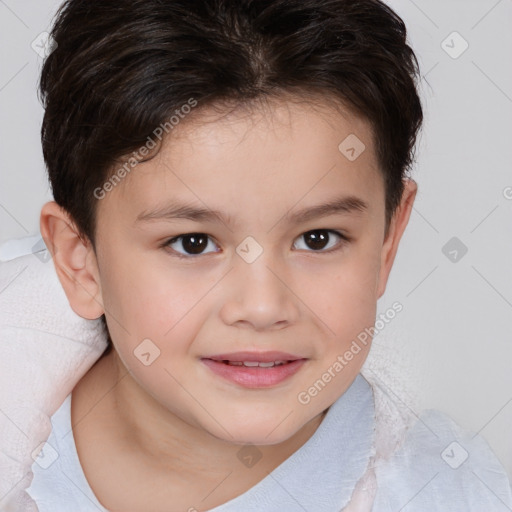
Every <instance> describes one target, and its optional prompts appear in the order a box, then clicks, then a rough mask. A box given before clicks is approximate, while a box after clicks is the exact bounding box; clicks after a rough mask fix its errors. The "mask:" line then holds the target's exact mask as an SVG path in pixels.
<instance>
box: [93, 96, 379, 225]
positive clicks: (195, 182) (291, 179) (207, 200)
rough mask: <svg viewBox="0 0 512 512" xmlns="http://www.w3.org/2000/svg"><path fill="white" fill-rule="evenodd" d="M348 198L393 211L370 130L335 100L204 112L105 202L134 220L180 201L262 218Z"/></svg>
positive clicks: (181, 127)
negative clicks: (388, 205)
mask: <svg viewBox="0 0 512 512" xmlns="http://www.w3.org/2000/svg"><path fill="white" fill-rule="evenodd" d="M347 151H348V153H347ZM354 156H355V158H354ZM341 193H342V194H343V195H345V196H359V197H361V198H364V199H365V200H366V201H367V202H369V203H375V202H377V203H378V202H379V201H380V202H382V205H383V179H382V176H381V173H380V171H379V169H378V164H377V159H376V155H375V149H374V143H373V133H372V130H371V127H370V125H369V124H368V123H367V122H366V121H365V120H363V119H362V118H360V117H358V116H356V115H354V114H353V113H351V112H349V111H348V110H346V109H342V110H340V108H339V105H337V106H335V105H333V104H332V103H329V102H327V101H325V102H316V103H311V102H305V101H290V100H275V101H270V102H266V103H264V104H258V105H251V106H250V107H238V108H236V109H224V110H222V109H219V108H218V107H212V108H205V109H202V110H200V111H197V112H194V113H193V115H191V116H190V118H188V119H187V118H185V119H184V120H183V121H182V122H181V123H180V125H178V126H177V127H175V129H174V130H173V131H172V132H171V134H170V135H168V136H167V138H165V139H164V142H163V144H162V146H161V147H160V149H159V151H158V153H157V154H156V156H155V157H154V158H152V159H150V160H148V161H146V162H143V163H139V164H138V165H136V166H135V167H134V168H133V170H132V171H131V172H130V173H129V175H128V176H127V177H126V178H125V179H124V180H123V182H122V183H121V184H120V185H118V186H116V187H115V190H113V191H112V192H111V193H109V194H108V195H107V197H106V200H103V201H100V203H102V204H101V207H102V208H106V207H108V205H109V204H110V205H112V204H114V203H117V206H116V209H117V211H120V210H123V208H126V212H125V213H126V214H127V215H131V217H132V218H133V220H135V219H136V217H137V216H140V214H141V213H142V212H147V211H148V210H149V209H150V208H154V207H155V206H162V207H164V206H165V204H168V203H172V201H173V200H177V199H178V198H179V199H180V201H181V202H187V203H189V204H196V205H197V206H202V207H203V208H206V209H213V210H223V211H225V212H226V213H227V215H231V214H233V216H235V217H239V218H241V217H243V216H244V215H246V214H247V215H248V216H249V212H251V213H252V217H254V216H255V215H256V216H257V217H259V218H261V219H262V218H263V217H264V212H263V211H262V207H263V206H264V208H265V209H266V210H267V211H268V213H269V218H270V217H271V216H272V215H274V216H275V215H278V214H279V211H282V209H283V208H287V209H289V208H290V207H292V206H293V205H295V204H298V203H301V206H305V205H307V204H309V203H311V204H312V203H314V202H315V201H316V200H317V199H320V198H325V197H326V196H328V195H331V196H333V198H334V196H336V197H339V196H340V194H341ZM273 205H275V206H276V208H274V206H273ZM382 205H381V204H377V205H376V207H380V206H382ZM231 210H232V211H231ZM269 210H272V211H269Z"/></svg>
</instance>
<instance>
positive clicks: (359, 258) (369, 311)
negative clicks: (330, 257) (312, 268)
mask: <svg viewBox="0 0 512 512" xmlns="http://www.w3.org/2000/svg"><path fill="white" fill-rule="evenodd" d="M376 256H377V251H376V250H375V248H373V249H372V248H371V247H364V248H361V250H360V251H357V252H356V251H354V252H353V253H351V254H350V257H347V258H346V259H340V263H335V264H332V265H329V266H325V268H323V269H322V271H321V272H319V273H315V274H314V275H313V276H312V275H311V274H310V275H309V276H307V278H306V279H303V280H302V285H301V288H302V290H303V296H304V297H307V299H306V300H304V302H305V303H306V304H307V305H308V306H309V307H310V308H311V310H312V311H313V313H314V315H315V316H316V317H317V318H318V319H319V320H321V321H322V322H323V323H324V324H325V325H324V330H326V332H328V333H329V334H330V335H331V336H332V337H333V338H334V339H337V340H348V339H349V338H350V339H352V337H355V336H357V334H359V333H360V332H361V331H363V330H364V329H365V328H367V327H369V326H372V325H373V323H374V321H375V315H376V309H377V304H376V303H377V297H376V280H377V276H378V265H377V264H376V262H377V261H378V258H377V257H376ZM312 279H314V280H315V281H314V282H313V281H312Z"/></svg>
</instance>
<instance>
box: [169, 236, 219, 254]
mask: <svg viewBox="0 0 512 512" xmlns="http://www.w3.org/2000/svg"><path fill="white" fill-rule="evenodd" d="M210 241H211V239H210V237H209V236H208V235H206V234H205V233H187V234H185V235H180V236H177V237H174V238H172V239H171V240H168V241H166V242H165V243H164V244H163V245H164V246H165V247H171V246H172V245H173V244H176V247H171V248H172V250H173V251H174V252H176V253H177V256H178V257H179V258H186V257H187V256H194V255H199V256H200V255H202V254H205V253H204V252H203V251H204V250H205V249H206V248H207V247H208V245H209V242H210ZM212 244H213V242H212ZM213 245H215V244H213ZM179 246H181V247H182V248H183V249H184V251H185V252H184V253H182V252H180V251H178V250H177V247H179ZM213 252H218V251H213Z"/></svg>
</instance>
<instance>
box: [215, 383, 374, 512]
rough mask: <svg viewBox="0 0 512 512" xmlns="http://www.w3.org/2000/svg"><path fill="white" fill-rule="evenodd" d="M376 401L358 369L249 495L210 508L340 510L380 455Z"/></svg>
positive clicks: (235, 511) (230, 511) (233, 511)
mask: <svg viewBox="0 0 512 512" xmlns="http://www.w3.org/2000/svg"><path fill="white" fill-rule="evenodd" d="M374 438H375V405H374V397H373V391H372V388H371V386H370V384H369V383H368V381H367V380H366V379H365V378H364V377H363V376H362V375H361V374H358V375H357V377H356V378H355V380H354V381H353V382H352V384H351V385H350V387H349V388H348V389H347V390H346V391H345V393H343V395H342V396H341V397H340V398H338V400H336V402H334V404H333V405H332V406H331V407H330V408H329V409H328V411H327V414H326V415H325V417H324V419H323V421H322V423H321V424H320V425H319V427H318V428H317V430H316V431H315V433H314V434H313V435H312V436H311V437H310V438H309V439H308V441H306V443H305V444H304V445H303V446H302V447H301V448H299V449H298V450H297V451H296V452H295V453H293V454H292V455H291V456H290V457H289V458H288V459H286V460H285V461H284V462H283V463H282V464H280V465H279V466H278V467H277V468H276V469H275V470H274V471H272V472H271V473H269V475H268V476H267V477H265V478H264V479H263V480H261V481H260V482H259V483H258V484H256V485H255V486H254V487H252V488H251V489H249V490H248V491H247V492H245V493H244V494H242V495H240V496H238V497H237V498H234V499H233V500H230V501H229V502H227V503H225V504H223V505H220V506H219V507H215V508H214V509H211V511H210V512H239V511H240V510H244V511H245V512H253V511H254V512H256V511H257V512H260V511H261V510H265V511H266V512H282V511H283V510H286V512H315V511H317V510H322V512H329V511H333V512H334V511H335V512H338V511H340V510H341V509H342V508H343V507H345V506H346V505H347V504H348V503H349V501H350V498H351V496H352V493H353V491H354V487H355V486H356V483H357V482H358V480H359V479H360V478H361V477H362V476H363V474H364V473H365V471H366V469H367V466H368V463H369V460H370V457H372V456H373V455H374V454H375V448H374Z"/></svg>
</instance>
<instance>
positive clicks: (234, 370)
mask: <svg viewBox="0 0 512 512" xmlns="http://www.w3.org/2000/svg"><path fill="white" fill-rule="evenodd" d="M224 361H238V362H240V361H242V362H243V361H248V362H249V361H250V362H256V361H258V362H261V363H268V362H271V361H288V362H287V363H285V364H282V365H279V366H274V367H269V368H262V367H246V366H232V365H229V364H226V363H225V362H224ZM306 361H307V359H306V358H302V357H298V356H296V355H292V354H287V353H285V352H274V351H272V352H233V353H230V354H218V355H215V356H210V357H205V358H202V359H201V362H203V363H204V364H205V366H207V367H208V368H209V369H210V370H211V371H212V372H213V373H215V374H216V375H218V376H220V377H222V378H224V379H226V380H229V381H231V382H234V383H235V384H238V385H240V386H242V387H245V388H250V389H257V388H270V387H273V386H276V385H277V384H280V383H281V382H284V381H285V380H287V379H289V378H291V377H292V376H293V375H295V374H296V373H297V372H298V371H299V370H300V368H302V366H303V365H304V363H305V362H306Z"/></svg>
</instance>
